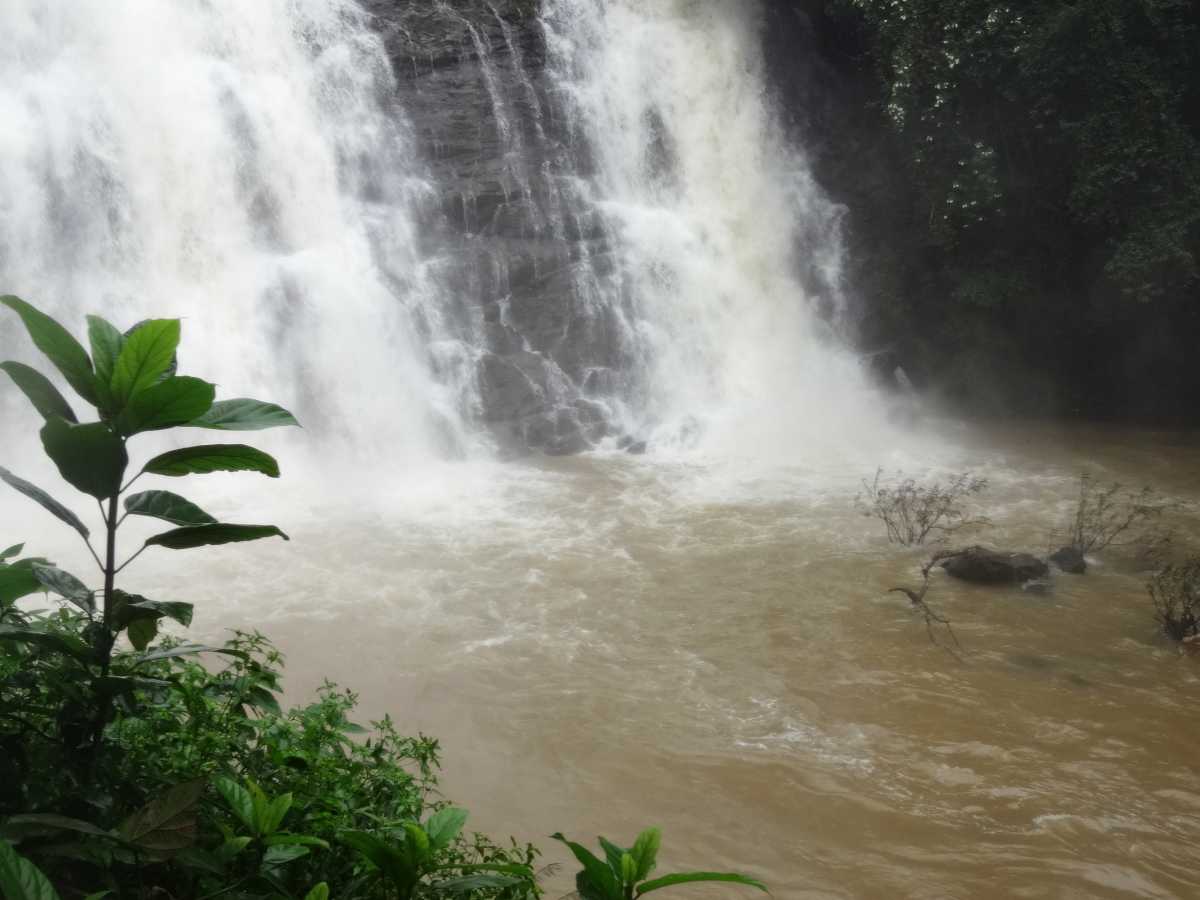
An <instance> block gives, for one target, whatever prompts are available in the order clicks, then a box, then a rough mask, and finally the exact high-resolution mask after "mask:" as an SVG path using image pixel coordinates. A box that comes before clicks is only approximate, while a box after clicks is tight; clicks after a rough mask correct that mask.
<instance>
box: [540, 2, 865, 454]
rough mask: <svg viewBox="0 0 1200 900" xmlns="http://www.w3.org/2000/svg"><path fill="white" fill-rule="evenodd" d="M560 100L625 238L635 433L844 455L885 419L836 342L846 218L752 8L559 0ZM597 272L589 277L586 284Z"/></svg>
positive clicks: (596, 197)
mask: <svg viewBox="0 0 1200 900" xmlns="http://www.w3.org/2000/svg"><path fill="white" fill-rule="evenodd" d="M544 23H545V29H546V35H547V44H548V49H549V57H550V66H551V70H552V72H553V80H554V82H555V85H556V91H557V93H558V94H559V96H560V97H561V99H562V102H563V105H564V106H565V108H566V110H567V112H568V115H569V120H570V125H569V127H570V130H571V132H572V135H573V141H574V142H575V143H576V144H577V145H583V147H585V148H586V153H587V154H588V156H589V157H590V159H591V161H592V174H591V176H590V178H589V189H590V194H591V196H592V198H593V203H594V205H595V208H596V209H597V210H598V211H599V213H600V214H601V215H603V217H604V219H605V221H606V222H607V224H608V228H609V230H610V232H611V234H612V235H613V238H612V240H613V244H614V250H615V255H616V260H617V265H616V270H615V272H614V273H613V274H612V275H611V276H609V277H606V278H603V279H600V281H599V283H600V284H601V285H602V288H601V300H600V302H602V303H603V304H604V305H606V306H608V307H610V308H614V309H620V310H622V311H623V314H622V325H623V327H622V330H621V339H622V340H623V341H624V342H625V347H624V348H623V349H624V353H623V357H624V358H625V360H626V361H627V362H626V368H625V371H623V372H622V373H621V382H620V386H619V387H618V388H617V390H616V397H615V398H614V399H616V400H617V401H618V404H617V405H619V406H620V408H621V409H622V410H623V413H624V415H625V416H626V422H625V427H626V428H627V429H629V430H631V431H633V432H635V433H645V434H648V435H649V436H650V437H651V439H652V443H658V444H660V445H663V444H667V445H669V444H681V443H683V444H698V445H700V446H702V447H706V448H709V449H712V450H716V451H719V452H722V453H737V454H746V455H758V454H760V453H762V452H763V451H764V450H765V451H767V452H768V453H770V452H771V451H780V452H782V453H783V454H792V455H797V456H801V457H804V456H812V455H818V456H819V455H821V454H822V453H825V452H832V453H835V454H836V453H839V452H843V449H844V446H845V444H846V442H847V441H848V440H852V439H860V438H861V437H863V436H864V433H865V432H867V431H870V430H871V429H873V428H874V427H875V423H877V422H878V421H879V420H880V415H879V410H878V406H877V402H876V400H875V398H874V397H873V395H872V392H871V391H870V390H869V388H868V386H867V384H866V379H865V375H864V373H863V372H862V371H861V367H860V365H859V363H858V362H857V361H856V360H855V359H854V358H853V356H852V355H850V354H849V353H848V352H847V351H846V350H845V349H844V345H843V344H842V338H841V336H840V335H839V333H838V330H839V329H838V326H839V324H840V321H841V319H842V317H843V316H842V314H843V313H844V309H845V299H844V291H843V285H842V265H841V264H842V244H841V239H840V222H841V217H842V210H841V209H840V208H839V207H837V206H836V205H835V204H833V203H832V202H830V201H829V200H828V199H827V198H826V197H825V196H824V195H823V194H822V192H821V191H820V189H819V188H818V186H817V185H816V184H815V183H814V181H813V178H812V174H811V172H810V170H809V168H808V165H807V163H806V161H805V159H804V157H803V155H802V154H801V153H800V152H799V151H798V150H796V149H795V148H793V147H791V146H789V143H788V141H787V140H786V138H785V135H784V134H783V132H782V130H781V128H780V126H779V124H778V121H777V117H776V115H775V110H774V108H773V105H772V102H771V98H770V96H769V94H768V91H767V85H766V80H765V76H764V61H763V57H762V50H761V44H762V39H761V33H760V32H761V27H762V22H761V10H760V8H759V4H757V3H754V2H746V0H660V2H656V3H644V2H639V0H546V3H545V6H544ZM593 283H596V282H595V281H593Z"/></svg>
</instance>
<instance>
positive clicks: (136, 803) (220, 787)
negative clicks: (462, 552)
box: [0, 296, 761, 900]
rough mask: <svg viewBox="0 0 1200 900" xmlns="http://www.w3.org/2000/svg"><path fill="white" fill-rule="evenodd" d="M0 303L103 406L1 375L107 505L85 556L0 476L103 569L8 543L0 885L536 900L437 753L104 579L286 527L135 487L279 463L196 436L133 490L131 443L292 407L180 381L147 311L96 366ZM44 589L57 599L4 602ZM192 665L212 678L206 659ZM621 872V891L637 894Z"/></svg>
mask: <svg viewBox="0 0 1200 900" xmlns="http://www.w3.org/2000/svg"><path fill="white" fill-rule="evenodd" d="M0 305H4V306H7V307H9V308H10V309H12V310H14V311H15V312H16V313H17V314H18V315H19V316H20V317H21V319H22V321H23V323H24V324H25V327H26V329H27V330H28V332H29V334H30V336H31V337H32V339H33V341H34V343H35V345H36V346H37V347H38V349H40V350H41V351H42V352H43V353H44V354H45V355H46V356H47V357H48V358H49V359H50V361H51V362H52V363H53V364H54V365H55V367H56V368H57V369H58V370H59V372H60V373H61V374H62V376H63V377H64V378H65V380H66V381H67V383H68V384H70V385H71V387H72V388H73V389H74V390H75V392H76V393H78V394H79V395H80V396H81V397H82V398H83V399H84V400H85V401H87V402H88V403H89V404H91V405H92V406H93V407H94V408H95V409H96V412H97V415H98V420H97V421H95V422H90V423H86V424H81V423H80V422H79V420H78V419H77V418H76V415H75V412H74V410H73V409H72V408H71V406H70V404H69V403H68V401H67V400H66V398H65V397H63V395H62V394H61V393H59V391H58V389H57V388H55V387H54V385H53V384H52V383H51V382H50V381H49V379H47V378H46V377H45V376H43V375H41V374H40V373H39V372H37V371H36V370H34V369H32V368H30V367H29V366H25V365H23V364H21V363H17V362H12V361H8V362H3V363H0V369H3V370H4V371H5V372H6V373H7V374H8V375H9V377H10V378H11V379H12V380H13V382H14V383H15V384H16V385H17V387H18V388H20V389H21V391H22V392H23V393H24V394H25V395H26V396H27V397H28V398H29V400H30V401H31V403H32V404H33V406H34V408H35V409H36V410H37V412H38V413H39V414H41V416H42V418H43V420H44V425H43V426H42V428H41V438H42V445H43V447H44V448H45V450H46V453H47V455H49V457H50V458H51V460H52V461H53V462H54V463H55V465H56V466H57V468H58V470H59V472H60V473H61V474H62V476H63V478H64V479H66V481H67V482H68V483H70V484H71V485H72V486H73V487H75V488H77V489H78V490H80V491H82V492H83V493H86V494H89V495H90V496H92V497H94V498H95V499H96V500H97V502H98V504H99V505H100V510H101V516H102V520H103V525H104V537H105V542H104V548H103V554H101V553H97V552H96V550H95V548H94V547H93V545H92V542H91V539H90V538H91V532H90V531H89V529H88V528H87V526H86V525H85V524H84V522H83V521H82V520H81V519H80V518H79V517H77V516H76V515H75V513H73V512H72V511H71V510H70V509H69V508H68V507H66V506H65V505H63V504H62V503H60V502H58V501H57V500H55V499H54V498H52V497H51V496H50V495H49V494H47V493H46V492H45V491H43V490H42V489H41V488H38V487H36V486H34V485H32V484H30V483H29V482H28V481H25V480H24V479H22V478H21V477H19V476H17V475H14V474H13V473H12V472H10V471H8V470H7V469H4V468H0V480H3V481H4V482H6V483H7V484H8V485H10V486H11V487H13V488H14V489H16V490H17V491H18V492H20V493H21V494H23V495H24V496H26V497H27V498H29V499H30V500H33V501H34V502H36V503H37V504H39V505H40V506H42V507H43V508H44V509H45V510H47V511H48V512H50V513H51V514H52V515H54V516H55V517H57V518H58V519H60V520H61V521H63V522H64V523H66V524H67V525H69V526H70V527H71V528H72V529H74V530H75V531H76V532H77V533H78V534H79V535H80V537H81V538H82V539H83V540H84V542H85V543H86V545H87V547H88V549H89V550H90V551H91V553H92V556H93V558H94V559H95V561H96V564H97V566H98V567H99V569H100V573H101V577H102V580H103V586H102V587H100V588H95V589H93V588H90V587H88V586H87V585H86V584H85V582H84V581H83V580H82V579H80V578H77V577H76V576H74V575H72V574H70V573H68V572H65V571H63V570H61V569H59V568H58V567H56V566H55V565H53V564H52V563H51V562H50V561H49V560H47V559H45V558H40V557H26V558H22V557H20V554H21V553H22V551H23V550H24V546H23V545H21V544H16V545H13V546H11V547H9V548H7V549H6V550H4V551H3V552H2V553H0V893H3V895H4V897H5V898H6V900H57V898H59V897H60V896H63V895H65V896H67V897H71V898H74V897H86V898H88V900H93V898H99V897H103V896H108V895H112V896H114V897H127V898H132V897H137V898H143V897H145V898H149V897H162V896H168V897H199V898H206V900H207V898H215V897H218V896H221V897H226V898H229V900H238V898H296V897H304V898H305V900H328V898H329V897H330V896H331V894H332V895H334V896H336V897H338V898H347V900H352V898H395V900H412V898H414V897H418V896H419V897H422V898H425V897H429V898H443V897H456V896H465V895H469V896H470V897H471V898H475V900H479V898H490V897H494V898H498V900H523V898H530V897H536V896H537V895H539V894H540V889H539V887H538V885H537V883H536V880H535V876H534V871H533V868H532V864H533V862H534V861H535V859H536V858H537V856H538V851H537V850H536V849H535V848H534V847H533V846H532V845H526V846H520V845H518V844H516V843H515V842H513V843H512V844H511V846H509V847H500V846H497V845H496V844H494V843H492V842H491V841H490V840H488V839H487V838H486V837H483V836H480V835H475V836H474V837H473V839H471V840H468V839H467V838H465V837H464V836H463V834H462V829H463V827H464V825H465V823H466V820H467V813H466V811H465V810H461V809H457V808H454V807H450V806H448V805H446V804H445V803H443V802H441V801H437V800H434V799H433V792H434V790H435V786H436V783H437V782H436V775H435V772H436V769H437V765H438V744H437V742H436V741H434V740H432V739H430V738H427V737H424V736H417V737H415V738H414V737H404V736H402V735H401V734H399V733H398V732H397V731H396V729H395V727H394V726H393V724H392V722H391V720H390V719H387V718H384V719H383V720H381V721H378V722H373V723H371V730H368V729H365V728H363V727H361V726H359V725H357V724H355V723H354V722H352V721H351V719H350V714H351V712H352V711H353V709H354V707H355V703H356V697H355V695H354V694H352V693H350V692H348V691H343V690H340V689H339V688H338V687H337V686H336V685H333V684H329V683H326V684H325V685H324V686H323V687H322V688H321V690H320V691H319V692H318V695H317V698H316V700H315V701H314V702H313V703H311V704H309V705H307V706H303V707H299V708H295V709H292V710H288V711H286V712H285V711H284V710H282V709H281V708H280V706H279V702H278V700H277V699H276V696H275V695H276V693H278V692H279V690H280V676H281V666H282V663H283V659H282V657H281V655H280V654H279V652H278V651H277V650H275V648H274V647H272V646H271V644H270V642H269V641H268V640H267V639H266V638H265V637H263V636H262V635H260V634H256V633H254V634H246V633H240V632H239V633H235V635H234V637H233V638H232V639H231V640H229V641H227V642H226V643H225V644H223V645H222V646H219V647H205V646H200V645H196V644H186V643H182V642H180V641H178V640H175V639H172V638H170V637H162V636H160V635H159V633H158V626H159V623H160V622H161V621H162V620H163V619H167V618H169V619H172V620H174V621H176V622H178V623H180V624H181V625H184V626H187V625H189V624H190V623H191V619H192V607H191V605H190V604H187V603H182V602H177V601H155V600H150V599H147V598H145V597H141V596H138V595H134V594H129V593H126V592H124V591H122V590H120V589H119V588H117V587H116V584H115V582H116V576H117V575H118V573H120V572H121V571H122V570H123V569H124V568H125V567H126V566H127V565H129V563H131V562H132V561H133V559H134V558H135V557H136V556H138V555H139V554H140V553H142V552H143V551H144V550H146V549H149V548H151V547H164V548H168V549H175V550H179V549H187V548H191V547H199V546H203V545H209V544H225V543H231V542H235V541H250V540H257V539H260V538H265V537H271V536H279V537H283V538H284V539H286V538H287V535H285V534H284V533H283V532H282V531H280V530H279V529H278V528H277V527H275V526H274V525H244V524H229V523H220V522H217V521H216V520H215V519H214V518H213V517H212V516H209V515H208V514H207V513H205V512H204V511H203V510H201V509H200V508H199V507H197V506H196V505H195V504H194V503H192V502H190V501H188V500H186V499H185V498H183V497H181V496H179V495H177V494H173V493H171V492H169V491H160V490H150V491H143V492H141V493H137V494H132V495H130V494H128V490H129V488H130V486H131V485H132V484H133V482H134V481H137V480H138V479H139V478H140V477H141V476H143V475H162V476H168V477H178V476H182V475H188V474H206V473H211V472H223V471H252V472H259V473H262V474H265V475H268V476H271V477H276V476H278V474H279V468H278V465H277V464H276V462H275V460H274V459H272V458H271V457H270V456H268V455H267V454H265V453H263V452H262V451H260V450H256V449H254V448H252V447H247V446H245V445H241V444H214V445H204V446H198V447H186V448H183V449H180V450H173V451H170V452H168V453H163V454H160V455H159V456H156V457H154V458H153V459H151V460H149V461H148V462H147V463H145V465H143V467H142V468H141V470H140V471H139V472H138V473H137V474H136V475H134V476H133V477H132V478H130V479H128V480H126V478H125V475H126V469H127V468H128V464H129V456H128V451H127V447H126V445H127V442H128V441H129V439H130V438H132V437H134V436H135V435H137V434H140V433H143V432H146V431H156V430H161V429H165V428H174V427H194V428H208V429H219V430H256V429H260V428H270V427H274V426H278V425H293V424H296V423H295V419H293V418H292V416H291V414H290V413H288V412H287V411H286V410H284V409H282V408H281V407H279V406H276V405H274V404H270V403H264V402H261V401H257V400H249V399H237V400H225V401H214V397H215V389H214V387H213V385H211V384H209V383H208V382H205V381H202V380H200V379H198V378H191V377H187V376H179V375H176V365H175V349H176V346H177V345H178V343H179V337H180V328H179V322H178V321H177V320H172V319H155V320H150V321H147V322H142V323H139V324H138V325H136V326H135V327H134V328H133V329H131V330H130V331H128V332H126V333H125V334H122V333H121V332H120V331H119V330H118V329H117V328H115V327H114V326H113V325H111V324H109V323H108V322H105V321H104V320H103V319H100V318H98V317H95V316H89V317H88V323H89V327H88V332H89V337H90V341H91V349H92V356H91V357H89V356H88V354H87V352H86V351H85V350H84V349H83V347H82V346H81V345H80V344H79V343H78V342H77V341H76V340H75V339H74V338H73V337H72V336H71V335H70V333H69V332H67V331H66V329H64V328H63V327H62V326H61V325H59V324H58V323H57V322H55V321H54V320H53V319H51V318H50V317H49V316H46V315H45V314H43V313H41V312H40V311H38V310H37V309H35V308H34V307H32V306H30V305H29V304H28V303H25V302H24V301H22V300H20V299H18V298H16V297H11V296H6V297H0ZM122 496H124V513H123V514H121V513H120V509H119V507H118V503H119V501H120V499H121V498H122ZM130 515H140V516H149V517H152V518H157V519H161V520H164V521H166V522H168V523H170V524H171V525H172V526H174V527H173V528H171V529H170V530H168V531H164V532H162V533H161V534H157V535H154V536H153V537H151V538H149V539H148V540H146V542H145V543H144V545H143V546H142V548H141V549H140V550H138V551H137V552H136V553H134V554H133V556H131V557H130V558H129V559H126V560H125V561H124V562H118V560H117V558H116V533H117V530H118V528H119V527H120V525H121V523H122V522H123V521H124V519H125V517H126V516H130ZM41 592H46V593H48V594H54V595H56V597H57V598H59V601H60V602H59V604H58V605H57V606H55V607H53V608H51V609H48V610H46V609H42V610H36V609H35V610H31V609H28V608H22V607H19V606H18V601H22V600H23V599H24V598H27V597H29V596H30V595H32V594H36V593H41ZM121 640H124V641H126V642H127V643H128V645H129V648H130V649H124V645H120V646H119V643H120V641H121ZM156 640H157V641H158V643H157V644H155V643H154V642H155V641H156ZM200 653H210V654H213V655H214V656H216V657H217V658H219V659H221V660H223V661H224V662H223V665H219V664H216V663H214V664H213V665H211V666H210V667H205V666H202V665H201V664H200V663H198V662H197V661H196V656H197V654H200ZM650 834H651V832H646V833H645V834H644V835H643V838H646V839H647V840H648V838H647V837H646V836H647V835H650ZM653 835H655V837H654V849H655V850H657V837H656V835H657V832H653ZM643 838H639V846H642V845H643V843H644V841H643ZM576 846H577V845H572V849H575V847H576ZM14 848H16V849H14ZM635 849H636V848H635ZM18 851H19V852H18ZM629 852H633V851H626V855H628V853H629ZM638 852H639V853H640V852H641V851H638ZM577 855H578V853H577ZM580 859H581V862H582V861H584V858H583V857H580ZM638 859H639V860H642V861H645V857H644V856H640V855H639V857H638ZM621 862H622V864H623V865H624V864H625V863H624V860H621ZM640 865H641V863H639V866H640ZM648 865H649V866H650V867H652V866H653V854H651V856H650V857H649V862H648ZM588 866H589V863H586V862H585V873H584V875H586V873H587V872H588V871H590V869H588ZM639 871H641V869H640V868H639ZM648 871H649V868H647V869H646V871H645V872H642V873H641V874H640V875H639V876H638V878H639V879H641V878H642V877H644V875H645V874H646V872H648ZM584 875H581V876H580V877H581V878H584ZM680 879H683V880H723V881H740V882H741V883H746V884H754V885H755V886H759V887H761V885H758V883H757V882H754V881H752V880H750V879H746V878H744V877H743V876H736V875H711V874H705V873H691V875H688V876H668V878H667V879H659V880H658V882H657V883H641V884H640V885H637V890H638V893H645V892H647V891H648V890H652V889H655V888H656V887H665V886H667V885H668V884H675V883H682V881H681V880H680ZM585 882H586V878H585ZM621 883H622V884H623V885H624V886H625V887H624V888H623V890H625V891H626V894H627V895H628V896H627V898H626V900H628V898H631V897H632V896H633V894H632V891H633V890H634V887H635V886H634V884H633V882H632V881H629V880H628V879H626V881H623V882H621ZM98 888H99V889H100V890H99V892H98V893H97V892H96V891H97V889H98ZM60 892H61V893H60ZM607 898H608V895H607V894H605V900H607ZM584 900H600V897H599V895H591V894H589V895H586V896H585V898H584ZM613 900H619V898H615V897H614V898H613Z"/></svg>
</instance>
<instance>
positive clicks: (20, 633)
mask: <svg viewBox="0 0 1200 900" xmlns="http://www.w3.org/2000/svg"><path fill="white" fill-rule="evenodd" d="M0 641H13V642H14V643H18V644H32V645H33V646H35V647H42V648H43V649H46V650H54V651H55V652H57V653H65V654H66V655H67V656H70V657H71V658H72V659H76V660H78V661H79V662H81V663H85V664H90V663H92V662H94V661H95V657H94V656H93V654H92V648H91V647H89V646H88V645H87V644H85V643H84V642H83V641H81V640H80V639H79V638H77V637H75V636H74V635H65V634H52V633H51V632H48V631H37V630H35V629H32V628H17V627H15V626H13V625H0Z"/></svg>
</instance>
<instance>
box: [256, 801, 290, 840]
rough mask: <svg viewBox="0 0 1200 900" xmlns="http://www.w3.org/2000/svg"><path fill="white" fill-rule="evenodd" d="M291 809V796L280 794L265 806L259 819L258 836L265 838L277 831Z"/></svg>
mask: <svg viewBox="0 0 1200 900" xmlns="http://www.w3.org/2000/svg"><path fill="white" fill-rule="evenodd" d="M291 808H292V795H291V794H281V795H280V796H278V797H276V798H275V799H274V800H272V801H271V802H270V803H269V804H267V808H266V809H265V810H264V811H263V814H262V817H261V822H260V826H261V827H260V829H259V834H260V835H261V836H263V837H266V836H267V835H271V834H274V833H275V832H276V831H278V830H279V826H280V825H282V824H283V817H284V816H286V815H287V814H288V810H289V809H291Z"/></svg>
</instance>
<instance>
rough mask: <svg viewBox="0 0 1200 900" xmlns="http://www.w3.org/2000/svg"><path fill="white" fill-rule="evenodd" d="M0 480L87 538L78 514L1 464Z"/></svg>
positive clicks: (85, 529)
mask: <svg viewBox="0 0 1200 900" xmlns="http://www.w3.org/2000/svg"><path fill="white" fill-rule="evenodd" d="M0 480H2V481H4V482H5V483H7V484H8V485H9V486H10V487H12V488H14V489H15V490H18V491H20V492H21V493H22V494H24V495H25V496H26V497H28V498H29V499H30V500H33V501H34V502H35V503H38V504H40V505H41V507H42V508H43V509H45V510H46V511H48V512H49V513H50V514H51V515H54V516H57V517H58V518H59V519H61V520H62V521H64V522H66V523H67V524H68V525H70V526H71V527H72V528H74V529H75V530H76V531H78V532H79V533H80V534H81V535H83V538H84V540H86V539H87V536H88V533H89V532H88V529H87V526H86V525H84V524H83V522H82V521H81V520H80V518H79V516H77V515H75V513H73V512H71V511H70V510H69V509H67V508H66V507H65V506H63V505H62V504H61V503H59V502H58V501H57V500H55V499H54V498H53V497H51V496H50V495H49V494H47V493H46V492H45V491H43V490H42V489H41V488H39V487H34V486H33V485H32V484H30V483H29V482H28V481H26V480H25V479H23V478H18V477H17V476H16V475H14V474H13V473H12V472H10V471H8V469H6V468H4V467H3V466H0Z"/></svg>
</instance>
